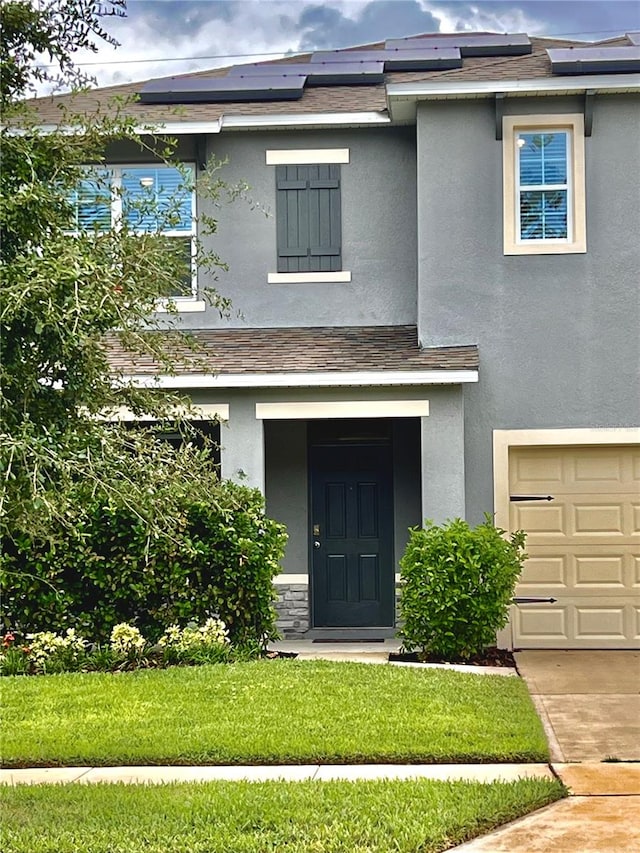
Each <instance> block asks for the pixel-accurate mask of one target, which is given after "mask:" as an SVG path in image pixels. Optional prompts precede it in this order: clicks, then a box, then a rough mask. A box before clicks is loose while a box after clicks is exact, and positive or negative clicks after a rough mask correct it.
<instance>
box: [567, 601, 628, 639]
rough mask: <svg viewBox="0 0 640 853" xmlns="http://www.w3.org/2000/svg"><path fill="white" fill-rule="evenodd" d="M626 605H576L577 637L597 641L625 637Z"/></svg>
mask: <svg viewBox="0 0 640 853" xmlns="http://www.w3.org/2000/svg"><path fill="white" fill-rule="evenodd" d="M625 609H626V608H625V606H624V605H620V604H618V605H609V606H605V605H603V604H597V605H588V604H578V605H576V606H575V628H576V630H575V638H576V640H587V641H589V642H596V641H601V640H607V641H612V640H618V641H620V642H623V641H624V639H625V635H626V634H625Z"/></svg>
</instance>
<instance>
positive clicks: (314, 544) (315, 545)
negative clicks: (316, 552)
mask: <svg viewBox="0 0 640 853" xmlns="http://www.w3.org/2000/svg"><path fill="white" fill-rule="evenodd" d="M313 547H314V548H319V547H320V543H319V542H318V540H317V539H316V541H315V542H314V543H313Z"/></svg>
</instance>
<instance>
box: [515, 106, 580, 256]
mask: <svg viewBox="0 0 640 853" xmlns="http://www.w3.org/2000/svg"><path fill="white" fill-rule="evenodd" d="M503 140H504V141H503V145H504V149H503V153H504V156H503V166H504V252H505V254H507V255H517V254H559V253H571V252H585V251H586V230H585V189H584V133H583V120H582V116H581V115H571V116H564V115H562V116H510V117H508V118H505V119H504V133H503Z"/></svg>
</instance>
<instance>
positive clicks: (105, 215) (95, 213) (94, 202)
mask: <svg viewBox="0 0 640 853" xmlns="http://www.w3.org/2000/svg"><path fill="white" fill-rule="evenodd" d="M73 201H74V203H75V208H76V214H75V218H76V222H75V224H76V228H77V229H78V230H81V231H91V230H93V229H94V228H95V229H97V230H98V231H105V230H107V229H108V228H110V227H111V189H110V175H109V173H108V172H106V171H105V172H98V173H96V174H95V177H87V178H85V179H83V180H81V181H80V184H79V186H78V189H77V190H76V191H75V193H74V194H73Z"/></svg>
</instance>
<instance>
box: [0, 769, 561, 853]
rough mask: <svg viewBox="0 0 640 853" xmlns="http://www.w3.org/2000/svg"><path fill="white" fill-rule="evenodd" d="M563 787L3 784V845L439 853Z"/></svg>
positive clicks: (26, 849)
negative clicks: (14, 786)
mask: <svg viewBox="0 0 640 853" xmlns="http://www.w3.org/2000/svg"><path fill="white" fill-rule="evenodd" d="M564 795H565V790H564V788H563V787H562V785H561V784H560V783H559V782H556V781H547V780H539V779H527V780H524V779H522V780H518V781H517V782H510V783H493V784H490V785H487V784H480V783H477V782H473V783H472V782H432V781H428V780H417V781H412V782H409V781H384V780H383V781H374V782H358V783H354V782H209V783H200V784H170V785H154V786H140V785H130V786H126V785H122V784H118V785H71V786H69V785H38V786H18V787H16V788H8V787H5V788H4V789H1V788H0V804H1V807H2V814H3V827H4V828H3V834H2V838H3V847H2V849H3V853H143V851H144V853H167V851H171V853H268V851H285V850H286V851H287V853H365V851H366V853H372V851H375V853H387V851H388V853H391V851H393V853H418V851H420V853H435V851H441V850H446V849H448V848H449V847H451V846H452V845H454V844H457V843H460V842H462V841H465V840H466V839H468V838H472V837H475V836H476V835H479V834H480V833H482V832H487V831H489V830H491V829H493V828H494V827H495V826H498V825H499V824H501V823H505V822H507V821H509V820H512V819H513V818H516V817H519V816H520V815H522V814H526V813H527V812H529V811H532V810H534V809H536V808H540V807H541V806H543V805H546V804H547V803H550V802H553V801H554V800H557V799H559V798H560V797H562V796H564Z"/></svg>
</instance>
